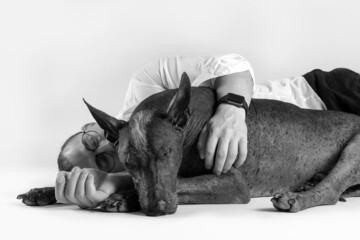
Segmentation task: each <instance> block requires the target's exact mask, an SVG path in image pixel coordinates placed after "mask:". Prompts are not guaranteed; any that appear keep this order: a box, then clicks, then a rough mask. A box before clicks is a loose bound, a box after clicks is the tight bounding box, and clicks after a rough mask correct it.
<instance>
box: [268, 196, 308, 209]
mask: <svg viewBox="0 0 360 240" xmlns="http://www.w3.org/2000/svg"><path fill="white" fill-rule="evenodd" d="M298 197H299V195H298V194H296V193H291V192H287V193H284V194H279V193H278V194H275V195H274V197H273V198H272V199H271V202H272V203H273V205H274V207H275V208H276V209H277V210H279V211H283V212H298V211H300V210H301V207H300V202H299V199H298Z"/></svg>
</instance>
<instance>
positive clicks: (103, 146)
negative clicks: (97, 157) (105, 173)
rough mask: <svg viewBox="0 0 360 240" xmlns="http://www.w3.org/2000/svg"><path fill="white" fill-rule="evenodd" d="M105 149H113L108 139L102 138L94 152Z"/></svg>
mask: <svg viewBox="0 0 360 240" xmlns="http://www.w3.org/2000/svg"><path fill="white" fill-rule="evenodd" d="M107 151H115V149H114V147H113V144H112V143H111V142H109V141H108V140H103V141H101V142H100V144H99V147H98V148H97V149H96V150H95V154H98V153H101V152H107Z"/></svg>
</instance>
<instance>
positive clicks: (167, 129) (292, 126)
mask: <svg viewBox="0 0 360 240" xmlns="http://www.w3.org/2000/svg"><path fill="white" fill-rule="evenodd" d="M88 107H89V110H90V112H91V113H92V115H93V117H94V118H95V120H96V121H97V122H98V124H99V125H100V126H101V127H102V128H103V129H104V130H105V131H106V132H107V136H109V139H118V145H117V146H118V147H117V151H118V154H119V157H120V159H121V161H122V162H123V164H124V166H125V168H126V169H127V171H128V172H129V173H130V174H131V176H132V178H133V181H134V185H135V188H136V190H137V192H138V194H139V202H140V205H141V209H142V211H143V212H144V213H145V214H147V215H150V216H159V215H165V214H172V213H174V212H176V209H177V206H178V204H230V203H231V204H240V203H248V202H249V201H250V199H251V198H255V197H268V196H273V198H272V199H271V201H272V203H273V205H274V207H275V208H276V209H278V210H280V211H288V212H298V211H301V210H304V209H307V208H310V207H314V206H319V205H327V204H336V203H337V202H338V201H339V199H344V198H345V197H355V196H359V195H360V185H359V184H360V117H359V116H356V115H352V114H346V113H341V112H333V111H317V110H305V109H301V108H299V107H297V106H294V105H292V104H288V103H283V102H279V101H275V100H261V99H253V100H252V103H251V106H250V109H249V112H248V114H247V117H246V124H247V127H248V156H247V159H246V161H245V163H244V164H243V165H242V166H241V167H240V168H239V169H236V168H232V169H231V170H230V171H229V172H228V173H227V174H223V175H220V176H217V175H214V174H211V172H210V171H209V170H207V169H205V166H204V165H205V164H204V160H202V159H200V157H199V154H198V151H197V146H196V143H197V139H198V135H199V133H200V131H201V129H202V128H203V126H204V124H206V122H207V121H208V120H209V119H210V118H211V116H212V115H213V114H214V110H215V108H216V95H215V92H214V91H213V90H212V89H209V88H203V87H199V88H192V87H191V86H190V81H189V78H188V76H187V74H186V73H184V74H183V75H182V78H181V84H180V87H179V89H176V90H167V91H164V92H161V93H158V94H155V95H152V96H150V97H149V98H147V99H146V100H144V101H143V102H142V103H140V104H139V106H138V107H137V108H136V110H135V111H134V113H133V114H132V117H131V118H130V120H129V122H128V123H125V124H121V123H120V122H119V120H116V119H115V118H113V117H111V116H109V115H107V114H106V113H104V112H102V111H99V110H97V109H96V108H93V107H92V106H90V105H88ZM113 202H114V201H112V200H111V197H110V198H109V199H108V200H107V201H105V205H109V204H112V203H113ZM105 205H104V204H102V206H103V207H104V206H105Z"/></svg>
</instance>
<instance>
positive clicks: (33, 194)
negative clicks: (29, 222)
mask: <svg viewBox="0 0 360 240" xmlns="http://www.w3.org/2000/svg"><path fill="white" fill-rule="evenodd" d="M17 199H22V202H23V203H24V204H25V205H27V206H45V205H51V204H55V203H56V198H55V188H54V187H45V188H33V189H31V190H30V191H28V192H27V193H24V194H20V195H19V196H17Z"/></svg>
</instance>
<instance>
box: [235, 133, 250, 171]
mask: <svg viewBox="0 0 360 240" xmlns="http://www.w3.org/2000/svg"><path fill="white" fill-rule="evenodd" d="M247 151H248V148H247V138H242V139H241V140H240V142H239V153H238V156H237V159H236V162H235V163H234V167H236V168H238V167H240V166H241V165H242V164H243V163H244V162H245V160H246V157H247Z"/></svg>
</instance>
